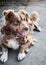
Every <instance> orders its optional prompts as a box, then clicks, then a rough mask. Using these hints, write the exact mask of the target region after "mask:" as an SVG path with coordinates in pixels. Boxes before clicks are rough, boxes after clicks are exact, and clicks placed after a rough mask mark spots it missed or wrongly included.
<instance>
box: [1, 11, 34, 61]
mask: <svg viewBox="0 0 46 65" xmlns="http://www.w3.org/2000/svg"><path fill="white" fill-rule="evenodd" d="M3 15H4V16H5V22H4V24H3V26H2V28H1V33H2V34H3V37H2V38H1V47H2V51H3V54H2V56H1V58H0V60H1V61H2V62H6V61H7V60H8V48H7V47H9V48H13V49H14V50H16V49H18V48H19V47H20V51H19V54H18V60H22V59H23V58H24V57H25V56H26V54H25V51H27V49H28V47H29V46H30V45H32V44H33V42H34V40H33V39H32V37H31V34H30V30H29V26H28V25H27V21H26V20H25V21H24V20H21V17H20V16H19V14H18V13H17V12H14V11H13V10H4V11H3Z"/></svg>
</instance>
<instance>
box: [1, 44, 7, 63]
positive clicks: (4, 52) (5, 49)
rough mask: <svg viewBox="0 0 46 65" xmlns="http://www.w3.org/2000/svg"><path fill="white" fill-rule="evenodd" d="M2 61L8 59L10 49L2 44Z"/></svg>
mask: <svg viewBox="0 0 46 65" xmlns="http://www.w3.org/2000/svg"><path fill="white" fill-rule="evenodd" d="M0 60H1V62H6V61H7V60H8V49H7V47H5V46H4V45H2V55H1V58H0Z"/></svg>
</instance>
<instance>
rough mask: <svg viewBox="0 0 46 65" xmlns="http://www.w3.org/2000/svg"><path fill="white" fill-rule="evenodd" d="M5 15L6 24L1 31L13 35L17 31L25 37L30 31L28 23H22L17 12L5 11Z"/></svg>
mask: <svg viewBox="0 0 46 65" xmlns="http://www.w3.org/2000/svg"><path fill="white" fill-rule="evenodd" d="M3 15H4V16H5V23H4V25H3V27H2V29H1V32H2V33H5V34H6V32H7V33H8V31H9V33H10V34H11V33H15V32H16V31H17V32H18V33H19V34H21V35H25V34H26V33H25V32H27V31H28V25H27V23H26V21H21V19H20V16H19V15H18V13H17V12H14V11H13V10H4V11H3Z"/></svg>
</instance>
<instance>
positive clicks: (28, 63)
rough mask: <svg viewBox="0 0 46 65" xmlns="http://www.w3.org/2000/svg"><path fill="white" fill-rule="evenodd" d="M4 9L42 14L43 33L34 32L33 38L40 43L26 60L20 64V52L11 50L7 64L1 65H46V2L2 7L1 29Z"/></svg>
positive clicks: (40, 22) (0, 12)
mask: <svg viewBox="0 0 46 65" xmlns="http://www.w3.org/2000/svg"><path fill="white" fill-rule="evenodd" d="M4 9H14V10H15V11H18V10H20V9H25V10H26V11H27V12H28V13H29V14H31V12H32V11H37V12H38V13H39V14H40V21H39V25H40V26H41V28H42V31H41V32H33V36H34V38H36V39H37V40H38V42H37V43H36V44H35V45H34V46H32V47H31V50H30V52H29V53H28V54H27V56H26V58H24V59H23V60H22V61H19V62H18V61H17V54H18V51H14V50H12V49H9V59H8V61H7V62H6V63H1V62H0V65H46V1H42V2H34V3H29V4H28V6H21V5H19V6H17V5H15V4H14V5H13V4H9V5H8V4H6V5H5V6H2V7H0V27H1V25H2V22H3V17H2V11H3V10H4ZM0 37H1V34H0Z"/></svg>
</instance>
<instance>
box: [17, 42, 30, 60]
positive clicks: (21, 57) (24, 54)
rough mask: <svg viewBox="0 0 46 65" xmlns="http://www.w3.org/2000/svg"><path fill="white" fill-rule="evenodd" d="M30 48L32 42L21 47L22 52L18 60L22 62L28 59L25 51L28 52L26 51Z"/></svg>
mask: <svg viewBox="0 0 46 65" xmlns="http://www.w3.org/2000/svg"><path fill="white" fill-rule="evenodd" d="M29 46H30V42H29V43H26V44H24V45H22V46H21V48H20V52H19V54H18V60H22V59H23V58H25V57H26V53H25V51H26V49H27V48H28V47H29Z"/></svg>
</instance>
